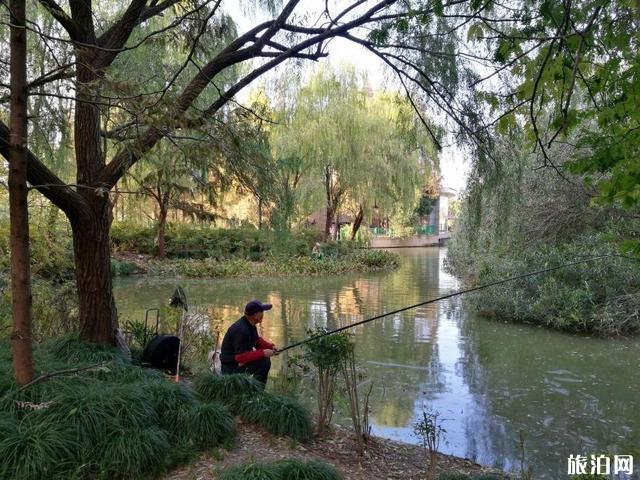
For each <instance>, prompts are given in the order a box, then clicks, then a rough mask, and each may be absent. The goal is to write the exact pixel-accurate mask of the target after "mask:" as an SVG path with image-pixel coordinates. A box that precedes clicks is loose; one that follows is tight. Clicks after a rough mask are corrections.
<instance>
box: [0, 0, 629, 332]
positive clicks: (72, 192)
mask: <svg viewBox="0 0 640 480" xmlns="http://www.w3.org/2000/svg"><path fill="white" fill-rule="evenodd" d="M223 3H224V2H223V0H216V1H214V0H191V1H188V2H187V1H181V0H130V1H129V2H127V3H126V4H124V5H123V4H121V3H118V2H115V1H112V2H101V4H100V5H94V4H93V3H92V2H91V0H69V1H68V2H65V3H58V2H57V1H56V0H38V2H37V5H38V8H40V9H44V10H46V15H47V16H46V18H48V19H49V20H51V21H53V23H54V24H55V26H56V28H57V29H58V30H59V31H60V34H59V35H44V34H42V32H43V31H44V30H45V29H43V28H42V26H43V25H42V23H43V22H42V21H41V19H42V18H43V17H41V16H40V17H37V18H35V17H28V18H27V25H28V28H29V29H32V30H33V32H34V35H32V36H34V37H35V36H36V35H38V36H39V39H38V40H39V41H40V42H42V43H44V44H46V45H47V48H46V52H48V53H47V55H48V57H47V61H46V62H45V63H44V64H43V66H44V67H45V68H43V69H42V70H41V71H34V70H30V71H29V72H28V78H29V84H28V91H29V92H30V93H31V94H33V93H34V92H35V89H36V86H37V87H38V88H40V91H39V94H40V95H47V96H50V95H53V96H55V95H57V96H62V97H66V98H69V99H70V103H71V105H72V106H73V112H72V113H71V112H67V113H71V115H70V116H72V117H73V128H72V132H73V147H74V152H73V156H72V163H73V166H74V167H75V173H76V178H75V181H74V182H73V183H72V184H68V183H66V182H65V181H63V179H61V178H60V177H59V176H58V175H56V173H55V172H54V171H53V170H52V169H50V168H48V167H47V162H46V159H44V158H38V156H36V154H34V153H33V152H31V153H28V154H27V178H28V181H29V182H30V183H31V185H32V186H33V187H34V188H37V189H38V190H39V191H40V192H42V194H43V195H45V196H46V197H47V198H48V199H49V200H50V201H51V202H53V203H54V204H55V205H56V206H58V207H59V208H60V209H61V210H62V211H63V212H64V214H65V215H66V217H67V218H68V220H69V223H70V225H71V229H72V234H73V243H74V256H75V266H76V280H77V282H76V283H77V289H78V297H79V318H80V330H81V336H82V338H84V339H86V340H92V341H97V342H103V343H111V342H113V340H114V330H115V328H116V326H117V315H116V309H115V304H114V300H113V294H112V288H111V275H110V258H109V257H110V252H109V229H110V226H111V217H112V208H111V201H110V198H109V195H110V192H111V190H112V189H114V187H115V185H116V184H117V183H118V181H119V180H120V179H121V178H122V177H123V175H124V174H125V173H126V172H127V171H128V169H129V168H131V166H132V165H134V164H136V163H137V162H139V161H140V160H141V159H143V158H144V157H145V156H146V155H147V154H148V153H149V152H150V151H151V150H152V149H153V148H154V147H155V146H156V145H157V144H158V142H159V141H160V140H161V139H163V138H165V137H173V138H174V139H177V138H179V137H189V136H190V135H191V133H192V132H193V130H198V131H199V132H201V133H203V134H210V135H211V136H210V141H211V142H216V136H215V131H211V130H210V129H209V128H208V127H209V126H210V125H211V123H212V122H214V121H215V119H216V118H219V117H220V113H221V111H223V110H224V109H225V106H226V105H227V103H228V102H229V100H230V99H232V98H233V97H234V96H235V95H236V94H237V93H238V92H239V91H240V90H241V89H242V88H244V87H245V86H247V85H248V84H250V83H251V82H252V81H254V80H255V79H257V78H259V77H260V76H262V75H263V74H265V73H266V72H269V71H271V70H273V69H274V68H275V67H277V66H279V65H282V64H284V63H285V62H287V61H289V60H291V59H298V60H318V59H320V58H322V57H324V56H326V55H327V51H326V44H327V42H328V41H330V40H331V39H332V38H336V37H342V38H345V39H347V40H349V41H351V42H354V43H356V44H358V45H361V46H362V47H363V48H365V49H368V50H370V51H371V52H372V53H374V54H375V55H377V56H379V58H380V59H381V60H382V61H383V62H384V63H385V64H386V65H387V66H389V68H391V69H392V70H393V71H394V72H395V73H396V74H397V76H398V78H399V79H400V81H401V83H403V85H404V87H405V88H406V89H407V91H409V92H410V93H412V94H413V96H414V97H415V98H421V99H423V100H424V101H423V104H424V105H427V106H429V108H437V109H440V110H442V111H443V112H444V113H445V114H447V115H449V116H450V117H451V118H452V119H453V120H454V122H455V125H457V126H458V129H459V131H460V133H461V134H463V137H465V138H467V139H469V140H470V141H471V142H472V143H473V144H474V145H475V146H476V147H477V148H479V149H480V148H483V147H484V146H485V145H486V138H485V136H483V135H482V134H481V133H482V131H486V128H487V127H488V126H490V125H491V120H490V121H488V122H487V121H484V120H483V118H482V114H483V113H484V112H482V111H481V110H479V109H478V108H477V104H476V103H474V102H473V101H472V100H473V96H472V95H471V93H473V92H472V91H471V90H470V89H469V85H470V83H469V82H470V81H471V82H474V81H475V82H476V83H475V84H474V85H473V86H474V87H476V88H477V85H478V84H479V83H477V82H481V81H482V80H484V79H485V77H489V76H490V77H494V76H496V75H498V74H501V73H503V72H505V71H506V70H507V69H508V68H509V67H510V65H511V64H512V62H513V63H517V62H514V57H517V58H519V59H531V58H535V59H537V61H532V62H530V64H529V67H530V68H528V69H523V70H522V71H521V74H522V75H524V76H525V77H527V78H531V79H536V78H538V77H540V78H543V77H544V79H545V80H544V81H545V82H547V85H549V87H550V88H549V89H548V91H549V92H553V95H554V96H555V97H556V98H560V97H562V92H563V91H564V93H565V96H564V97H563V98H564V101H561V102H558V104H559V105H566V104H570V103H571V102H570V99H568V97H567V95H568V92H569V91H570V88H566V89H564V90H560V91H558V89H554V88H551V87H552V83H551V79H552V78H553V76H554V75H555V74H556V73H559V74H560V76H562V74H563V73H567V74H568V75H567V77H568V78H569V79H571V78H575V79H576V82H575V83H579V82H580V81H581V76H583V77H585V78H586V77H588V76H589V71H588V69H587V68H586V66H587V65H588V64H589V63H593V62H596V63H598V62H600V59H601V58H602V56H598V53H597V49H598V47H599V45H600V43H599V41H592V38H591V37H590V33H591V32H593V31H595V28H594V26H595V25H598V26H601V27H602V28H603V30H602V32H603V34H602V39H603V40H606V41H607V42H611V37H612V36H613V35H612V33H615V32H609V33H607V31H606V30H607V28H608V27H607V25H609V23H611V22H609V23H608V21H609V20H611V21H612V22H614V23H617V22H618V20H619V18H620V16H619V14H618V12H620V11H622V12H623V13H625V15H626V13H627V12H630V16H631V18H633V15H634V12H633V8H634V7H633V6H632V2H631V0H619V1H615V2H614V1H605V0H595V1H586V0H584V1H573V2H571V1H569V0H563V1H562V2H552V1H549V0H523V1H522V2H519V3H518V5H517V8H513V7H511V6H504V5H502V4H501V3H500V2H497V1H493V0H488V1H480V0H472V1H469V2H459V1H453V2H448V3H444V2H442V1H441V0H416V1H411V2H406V1H399V0H357V1H356V0H352V1H346V2H336V4H337V6H336V5H334V4H333V3H331V2H329V3H327V2H305V4H304V8H303V7H302V6H301V4H302V2H301V1H300V0H288V1H282V2H280V1H278V0H262V1H257V2H254V3H255V4H258V5H259V6H261V7H263V10H264V11H265V12H266V13H265V15H266V18H267V19H266V20H264V21H256V22H255V24H254V25H253V26H251V27H250V28H249V29H248V30H247V31H246V32H244V33H241V34H237V35H232V37H233V38H232V39H230V40H229V41H225V42H224V46H223V47H222V48H218V46H219V45H218V44H217V43H215V48H210V45H211V44H210V43H209V42H208V40H207V39H208V38H210V37H211V36H218V37H222V36H223V35H224V34H226V32H228V28H227V27H226V23H225V22H224V16H223V14H222V7H221V5H222V4H223ZM3 4H4V5H5V6H6V2H4V3H3ZM33 4H34V5H35V4H36V2H33ZM556 4H559V5H561V7H560V9H559V10H558V8H557V7H556ZM574 12H576V15H573V13H574ZM578 13H579V15H578ZM605 13H606V14H605ZM309 19H312V20H309ZM32 22H33V23H32ZM476 23H478V24H479V25H480V26H479V27H476V26H475V24H476ZM482 25H485V26H482ZM629 25H630V24H629ZM470 26H472V27H470ZM3 28H6V27H3ZM471 28H473V30H474V32H473V34H472V37H474V38H478V39H479V40H483V41H484V40H485V39H486V38H488V40H487V41H488V42H489V45H488V46H489V48H485V49H483V50H482V51H481V52H480V53H479V54H478V52H469V51H467V49H465V48H458V45H459V43H456V42H458V41H459V40H460V37H461V35H462V34H466V33H467V32H468V31H469V32H470V33H471ZM634 31H637V29H633V28H629V29H628V30H627V32H628V33H627V37H629V40H630V41H629V46H628V49H633V48H636V47H637V44H636V43H637V42H636V41H635V37H633V38H630V36H631V35H633V32H634ZM495 32H498V33H495ZM164 35H173V36H176V38H181V39H182V48H180V49H176V53H178V54H181V55H182V60H183V61H182V62H181V63H180V66H179V67H177V68H174V69H173V70H172V71H170V72H166V71H164V72H162V71H156V70H155V69H154V66H155V64H156V62H157V61H158V60H159V57H160V56H162V55H164V51H162V50H159V51H157V50H156V51H154V45H155V42H156V41H157V40H158V38H161V37H162V36H164ZM491 37H494V38H495V42H494V43H497V46H495V48H494V43H492V42H493V41H494V39H492V38H491ZM521 38H525V39H526V40H527V41H531V42H533V44H534V47H535V49H536V53H541V55H539V56H536V55H535V54H532V53H531V51H532V50H530V49H529V50H528V51H527V49H528V48H529V47H528V46H527V45H524V44H523V42H521V41H520V39H521ZM581 39H584V41H582V40H581ZM609 44H610V43H609ZM512 46H515V48H512ZM139 48H146V49H147V51H148V52H149V55H148V59H149V60H148V61H147V62H146V63H144V64H141V65H140V66H139V67H136V68H135V69H131V68H129V62H128V60H129V59H130V58H131V57H132V55H133V54H134V52H135V50H137V49H139ZM625 48H626V47H625ZM519 49H520V50H521V52H522V53H519ZM7 51H8V49H6V48H3V49H1V51H0V56H6V54H7ZM587 51H588V52H589V55H585V54H586V53H587ZM486 52H490V54H489V55H486ZM494 52H497V53H496V55H495V57H496V58H499V59H500V60H501V62H498V63H496V62H493V57H494V55H493V53H494ZM547 52H548V53H547ZM546 56H549V57H550V58H552V59H553V60H554V61H553V62H552V63H553V64H554V65H556V66H559V67H560V66H562V65H563V64H562V60H561V58H566V60H567V65H569V66H573V65H574V64H575V65H577V67H576V68H575V69H574V70H575V74H573V73H572V72H573V70H571V68H569V71H567V70H566V69H565V68H564V67H561V68H560V70H557V68H556V71H555V72H554V71H553V69H549V66H550V65H551V62H549V61H547V60H545V58H546ZM556 58H558V61H557V62H556V61H555V60H556ZM572 58H573V59H576V58H578V59H579V61H577V62H574V61H572V60H571V59H572ZM61 59H63V60H62V61H61ZM476 59H477V61H478V62H480V63H481V64H482V65H483V67H482V70H481V71H482V72H483V73H482V74H478V73H476V74H473V69H472V68H471V67H470V66H469V65H468V64H469V62H471V61H474V60H476ZM582 59H584V61H583V60H582ZM2 60H3V62H0V70H1V71H2V72H3V77H4V76H5V75H6V74H5V73H4V70H5V67H4V65H7V62H6V61H4V60H5V59H4V58H3V59H2ZM28 65H33V64H32V63H28ZM240 65H242V66H243V67H245V68H244V69H243V74H242V76H239V77H238V78H237V79H236V80H235V81H233V82H232V83H230V84H228V85H225V82H222V81H221V80H222V78H223V77H225V74H227V73H228V72H229V71H230V70H232V69H235V68H236V67H238V66H240ZM628 65H629V64H628V63H625V62H619V63H618V65H617V67H616V65H615V64H613V63H612V68H626V67H627V66H628ZM583 66H584V67H585V68H582V67H583ZM489 69H491V71H490V72H488V70H489ZM485 72H487V74H486V75H484V73H485ZM539 72H543V73H544V72H550V73H549V76H548V77H545V76H544V75H540V74H539ZM125 74H126V75H125ZM127 75H129V78H128V80H127V78H126V77H127ZM157 75H160V76H161V77H162V79H163V80H164V81H163V82H162V88H160V89H159V90H158V89H156V88H153V87H149V86H148V82H147V81H145V80H149V79H150V78H154V77H155V76H157ZM132 77H133V78H134V81H131V78H132ZM227 78H228V76H227ZM546 79H549V80H548V81H547V80H546ZM541 81H542V80H541ZM541 81H537V80H534V81H533V82H532V83H531V82H530V84H529V87H530V88H521V89H515V90H514V91H512V92H510V93H512V94H513V97H495V98H498V100H497V103H498V104H500V99H501V98H509V99H511V98H514V99H516V103H518V104H528V105H530V108H531V109H533V110H534V113H535V109H536V101H537V100H540V92H541V90H540V89H539V88H538V87H540V83H541ZM2 84H3V85H6V84H7V82H6V81H4V78H3V81H2ZM563 85H566V86H567V87H570V86H571V85H572V82H571V80H568V81H566V82H563ZM0 98H2V97H1V96H0ZM498 107H500V105H498ZM504 108H506V109H507V110H508V111H511V110H509V109H512V107H511V106H506V107H504ZM561 111H562V112H564V113H561V115H560V118H561V120H560V126H563V127H564V126H565V125H569V124H570V121H571V118H572V115H570V114H569V113H570V111H571V109H567V108H563V109H562V110H561ZM502 113H504V109H503V110H502V112H500V113H499V115H498V116H500V115H501V114H502ZM425 123H426V122H425ZM534 134H535V133H534ZM540 137H541V136H540ZM53 138H54V139H58V138H59V135H57V136H56V135H54V136H53ZM8 145H9V130H8V128H7V126H6V125H5V123H0V153H2V155H3V156H4V157H5V158H8V155H9V154H8V151H9V149H8ZM330 177H331V172H330V171H329V175H328V176H327V178H329V179H330Z"/></svg>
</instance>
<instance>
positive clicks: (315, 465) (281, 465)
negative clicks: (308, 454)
mask: <svg viewBox="0 0 640 480" xmlns="http://www.w3.org/2000/svg"><path fill="white" fill-rule="evenodd" d="M277 471H278V472H279V475H280V476H279V478H281V479H283V480H340V479H341V478H342V477H341V476H340V474H339V473H338V472H337V471H336V469H335V468H333V467H332V466H331V465H329V464H328V463H324V462H319V461H317V460H309V461H308V462H305V463H303V462H300V461H299V460H283V461H281V462H278V463H277Z"/></svg>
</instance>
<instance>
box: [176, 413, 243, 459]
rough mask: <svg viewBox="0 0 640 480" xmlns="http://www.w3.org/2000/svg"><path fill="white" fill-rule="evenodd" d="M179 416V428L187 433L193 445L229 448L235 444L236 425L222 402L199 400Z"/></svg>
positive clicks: (201, 447)
mask: <svg viewBox="0 0 640 480" xmlns="http://www.w3.org/2000/svg"><path fill="white" fill-rule="evenodd" d="M178 418H179V425H178V428H179V429H180V430H181V431H182V432H183V435H185V437H186V440H187V443H189V444H190V445H193V447H195V448H197V449H203V448H208V447H216V446H219V445H223V446H225V447H227V448H231V447H232V446H233V443H234V440H235V437H236V425H235V422H234V420H233V417H232V416H231V414H230V413H229V411H228V410H227V409H226V408H225V406H224V405H222V404H221V403H218V402H206V403H200V402H198V403H197V404H195V405H193V406H192V407H191V408H189V409H188V410H182V411H181V412H180V413H179V414H178ZM183 442H184V440H183ZM183 444H184V443H183Z"/></svg>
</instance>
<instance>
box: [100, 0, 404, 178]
mask: <svg viewBox="0 0 640 480" xmlns="http://www.w3.org/2000/svg"><path fill="white" fill-rule="evenodd" d="M396 1H397V0H382V1H380V2H378V3H377V4H376V5H374V6H373V7H371V8H370V9H369V10H367V11H366V12H364V13H363V14H362V15H360V16H359V17H357V18H355V19H353V20H352V21H350V22H347V23H344V24H342V25H340V26H337V27H335V28H333V29H330V30H326V31H324V32H323V33H322V34H319V35H315V36H313V37H311V38H308V39H306V40H303V41H301V42H300V43H298V44H297V45H295V46H293V47H291V48H289V50H287V51H286V52H282V53H281V54H280V55H278V56H277V57H275V58H273V59H272V60H269V61H268V62H266V63H265V64H264V65H261V66H260V67H258V68H256V69H255V70H254V71H253V72H251V73H250V74H248V75H246V76H245V77H244V78H243V79H242V80H240V81H239V82H237V83H236V84H235V85H234V86H233V87H231V88H230V89H228V90H227V91H226V92H225V93H223V94H222V95H221V96H220V97H219V98H218V100H216V101H215V102H214V103H213V104H212V105H211V106H210V107H209V108H208V109H207V110H206V111H205V114H204V116H211V115H213V114H214V113H215V112H217V111H218V110H219V109H220V108H222V106H223V105H225V104H226V103H227V102H228V101H229V100H230V99H231V97H233V96H234V95H235V94H236V93H237V92H239V91H240V90H241V89H242V88H244V87H245V86H246V85H248V84H249V83H250V82H251V81H253V80H255V79H256V78H258V77H259V76H261V75H262V74H264V73H265V72H267V71H269V70H271V69H273V68H274V67H276V66H277V65H279V64H281V63H282V62H284V61H285V60H287V59H289V58H293V57H294V56H296V55H299V54H301V53H302V52H304V50H306V49H307V48H309V47H312V46H314V45H317V44H319V43H322V42H323V41H325V40H327V39H328V38H332V37H336V36H339V35H342V34H344V33H346V32H348V31H349V30H351V29H353V28H357V27H359V26H362V25H365V24H367V23H368V22H370V21H371V19H372V17H373V16H374V15H375V14H376V13H377V12H379V11H380V10H382V9H384V8H386V7H388V6H390V5H391V4H393V3H395V2H396ZM296 4H297V2H296V1H290V2H289V3H288V4H287V8H288V10H286V11H283V12H282V13H281V14H280V15H279V17H278V19H277V20H276V21H269V22H265V23H263V24H260V25H258V26H256V27H255V28H253V29H252V30H250V31H248V32H246V33H245V34H244V35H241V36H240V37H238V38H237V39H236V40H234V41H233V42H231V44H229V45H228V46H227V47H226V48H225V49H224V50H222V51H221V52H220V53H219V54H218V55H217V56H216V57H215V58H213V59H212V60H211V61H210V62H209V63H207V64H206V65H205V66H204V67H202V69H200V71H199V72H198V73H197V74H196V76H195V77H194V78H193V79H192V80H191V82H190V83H189V84H188V85H187V86H186V87H185V89H184V90H183V92H182V94H181V95H180V96H179V97H178V99H177V101H176V102H175V104H174V107H173V110H172V111H171V112H170V120H169V122H168V123H170V125H168V126H167V128H166V130H167V131H171V130H173V129H175V128H178V127H180V126H183V125H184V124H185V123H187V122H185V121H184V119H183V117H184V114H185V112H186V111H187V110H188V108H189V107H190V106H191V105H192V104H193V102H194V100H195V99H196V98H197V97H198V95H200V93H201V92H202V91H203V90H204V88H205V87H206V86H207V85H208V84H209V83H210V82H211V81H212V80H213V78H214V77H215V76H216V75H217V74H218V73H220V72H221V71H223V70H224V69H226V68H228V67H230V66H232V65H235V64H238V63H241V62H243V61H245V60H249V59H251V58H255V57H258V56H260V54H261V53H262V52H261V50H260V49H259V48H256V45H252V46H249V47H246V48H242V49H241V48H240V47H242V46H243V45H245V44H246V43H247V42H250V41H252V40H253V39H255V36H256V35H257V34H258V33H259V32H260V31H262V30H265V29H267V32H265V34H264V37H263V39H264V40H265V42H266V41H268V40H270V39H271V37H272V36H273V35H275V32H272V28H273V26H274V25H275V24H276V22H281V23H282V25H284V22H286V19H287V17H288V15H289V14H290V13H291V11H292V10H293V8H294V7H295V5H296ZM276 32H277V29H276ZM272 33H273V34H272ZM181 124H182V125H181ZM171 125H173V126H171ZM165 135H166V132H165V131H161V130H160V129H158V128H155V127H150V128H149V129H148V130H146V131H145V132H144V133H143V134H142V136H141V137H140V138H139V139H138V140H136V141H135V142H134V143H133V144H132V145H127V146H125V147H124V148H123V149H122V150H120V151H119V152H118V153H117V154H116V155H115V157H114V158H113V159H112V160H111V162H109V164H108V165H106V167H105V168H104V169H103V170H102V172H101V174H100V178H99V181H98V184H99V185H102V186H104V187H105V188H111V187H113V185H115V184H116V183H117V181H118V180H119V179H120V178H121V177H122V175H123V174H124V173H125V172H126V171H127V169H128V168H129V167H130V166H131V165H133V164H134V163H136V162H137V161H138V160H139V159H140V158H141V157H142V156H143V155H144V154H145V153H146V152H148V151H149V150H151V149H152V148H153V147H154V145H155V144H156V143H157V142H158V140H160V139H161V138H162V137H164V136H165Z"/></svg>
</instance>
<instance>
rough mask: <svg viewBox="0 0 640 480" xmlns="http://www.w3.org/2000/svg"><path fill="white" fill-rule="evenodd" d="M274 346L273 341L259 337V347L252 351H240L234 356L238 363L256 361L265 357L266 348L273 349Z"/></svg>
mask: <svg viewBox="0 0 640 480" xmlns="http://www.w3.org/2000/svg"><path fill="white" fill-rule="evenodd" d="M273 347H274V344H273V343H269V342H267V341H266V340H265V339H264V338H262V337H258V348H257V349H256V350H253V351H251V352H244V353H239V354H238V355H236V356H235V357H234V358H235V359H236V362H238V363H249V362H254V361H256V360H260V359H262V358H264V351H265V349H267V348H268V349H272V348H273Z"/></svg>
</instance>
